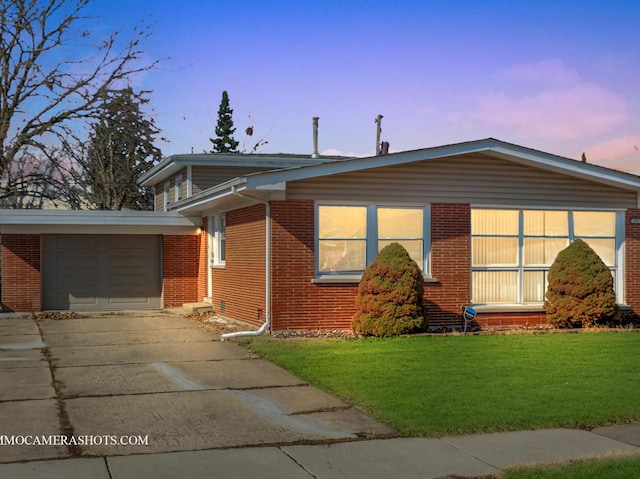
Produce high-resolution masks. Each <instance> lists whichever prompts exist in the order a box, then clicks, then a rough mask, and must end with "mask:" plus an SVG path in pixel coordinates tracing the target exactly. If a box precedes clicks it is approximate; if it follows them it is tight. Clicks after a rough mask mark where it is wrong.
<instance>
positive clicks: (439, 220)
mask: <svg viewBox="0 0 640 479" xmlns="http://www.w3.org/2000/svg"><path fill="white" fill-rule="evenodd" d="M431 275H432V276H433V277H434V278H436V279H437V282H435V283H429V282H427V283H425V292H424V300H425V304H426V305H427V311H428V312H427V314H428V318H429V326H430V327H439V326H446V327H452V326H456V327H458V326H460V324H461V315H462V307H463V306H465V305H468V304H469V301H470V300H471V206H470V205H467V204H439V203H435V204H432V205H431Z"/></svg>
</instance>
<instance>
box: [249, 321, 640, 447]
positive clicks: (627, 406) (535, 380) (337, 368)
mask: <svg viewBox="0 0 640 479" xmlns="http://www.w3.org/2000/svg"><path fill="white" fill-rule="evenodd" d="M242 344H244V345H245V346H247V347H249V348H250V349H251V350H253V351H255V352H256V353H257V354H259V355H261V356H263V357H265V358H267V359H269V360H271V361H273V362H275V363H276V364H279V365H280V366H282V367H283V368H285V369H287V370H289V371H291V372H292V373H293V374H295V375H297V376H299V377H301V378H302V379H304V380H305V381H307V382H309V383H310V384H313V385H315V386H318V387H319V388H321V389H324V390H326V391H328V392H330V393H333V394H335V395H337V396H339V397H341V398H343V399H345V400H346V401H348V402H350V403H352V404H354V405H356V406H357V407H359V408H361V409H362V410H364V411H365V412H367V413H369V414H371V415H372V416H374V417H376V418H378V419H379V420H381V421H383V422H385V423H387V424H389V425H390V426H392V427H394V428H395V429H396V430H398V431H399V432H401V433H402V434H404V435H406V436H427V437H429V436H431V437H433V436H443V435H459V434H469V433H476V432H491V431H507V430H523V429H540V428H550V427H584V426H593V425H601V424H608V423H616V422H625V421H630V420H640V402H639V401H638V398H639V397H640V334H639V333H638V332H633V331H629V332H594V333H588V332H587V333H573V334H572V333H567V334H535V335H534V334H530V335H529V334H523V335H486V336H485V335H483V336H422V337H408V338H390V339H341V340H336V339H325V340H320V339H314V340H309V339H273V338H267V337H261V338H252V339H244V340H242Z"/></svg>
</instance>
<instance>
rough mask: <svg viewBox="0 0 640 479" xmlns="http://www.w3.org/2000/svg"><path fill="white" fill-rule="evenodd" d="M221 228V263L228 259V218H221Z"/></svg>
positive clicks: (219, 238)
mask: <svg viewBox="0 0 640 479" xmlns="http://www.w3.org/2000/svg"><path fill="white" fill-rule="evenodd" d="M219 220H220V223H219V225H220V227H219V231H218V240H219V245H218V255H219V256H220V261H221V262H224V261H226V259H227V218H226V216H221V217H220V218H219Z"/></svg>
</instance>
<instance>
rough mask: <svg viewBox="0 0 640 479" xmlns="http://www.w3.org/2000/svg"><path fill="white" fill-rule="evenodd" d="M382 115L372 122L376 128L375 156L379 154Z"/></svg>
mask: <svg viewBox="0 0 640 479" xmlns="http://www.w3.org/2000/svg"><path fill="white" fill-rule="evenodd" d="M382 118H383V116H382V115H378V117H377V118H376V119H375V120H374V122H375V123H376V124H377V128H376V150H375V151H376V153H375V154H376V155H379V154H380V134H381V133H382Z"/></svg>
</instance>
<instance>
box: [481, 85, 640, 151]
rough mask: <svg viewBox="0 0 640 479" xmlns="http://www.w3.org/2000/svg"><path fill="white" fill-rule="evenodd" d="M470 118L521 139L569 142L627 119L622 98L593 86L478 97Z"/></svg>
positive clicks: (608, 129)
mask: <svg viewBox="0 0 640 479" xmlns="http://www.w3.org/2000/svg"><path fill="white" fill-rule="evenodd" d="M472 118H473V119H475V120H478V121H480V122H482V123H485V124H488V125H497V126H502V127H507V128H512V129H514V130H515V132H516V134H517V135H518V136H520V137H522V138H550V139H561V140H572V139H580V138H589V137H593V136H594V135H601V134H605V133H607V132H609V131H611V130H612V129H613V128H615V127H616V126H618V125H620V124H622V123H624V122H625V121H627V120H628V119H629V114H628V112H627V106H626V103H625V102H624V101H623V100H622V98H621V97H619V96H618V95H616V94H615V93H613V92H610V91H608V90H606V89H605V88H602V87H600V86H598V85H595V84H592V83H579V84H576V85H572V86H566V87H562V88H548V89H545V90H542V91H539V92H537V93H535V94H531V95H526V96H523V97H520V98H516V97H510V96H508V95H507V94H505V93H493V94H487V95H484V96H481V97H480V98H479V100H478V109H477V110H476V112H475V113H473V114H472Z"/></svg>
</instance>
